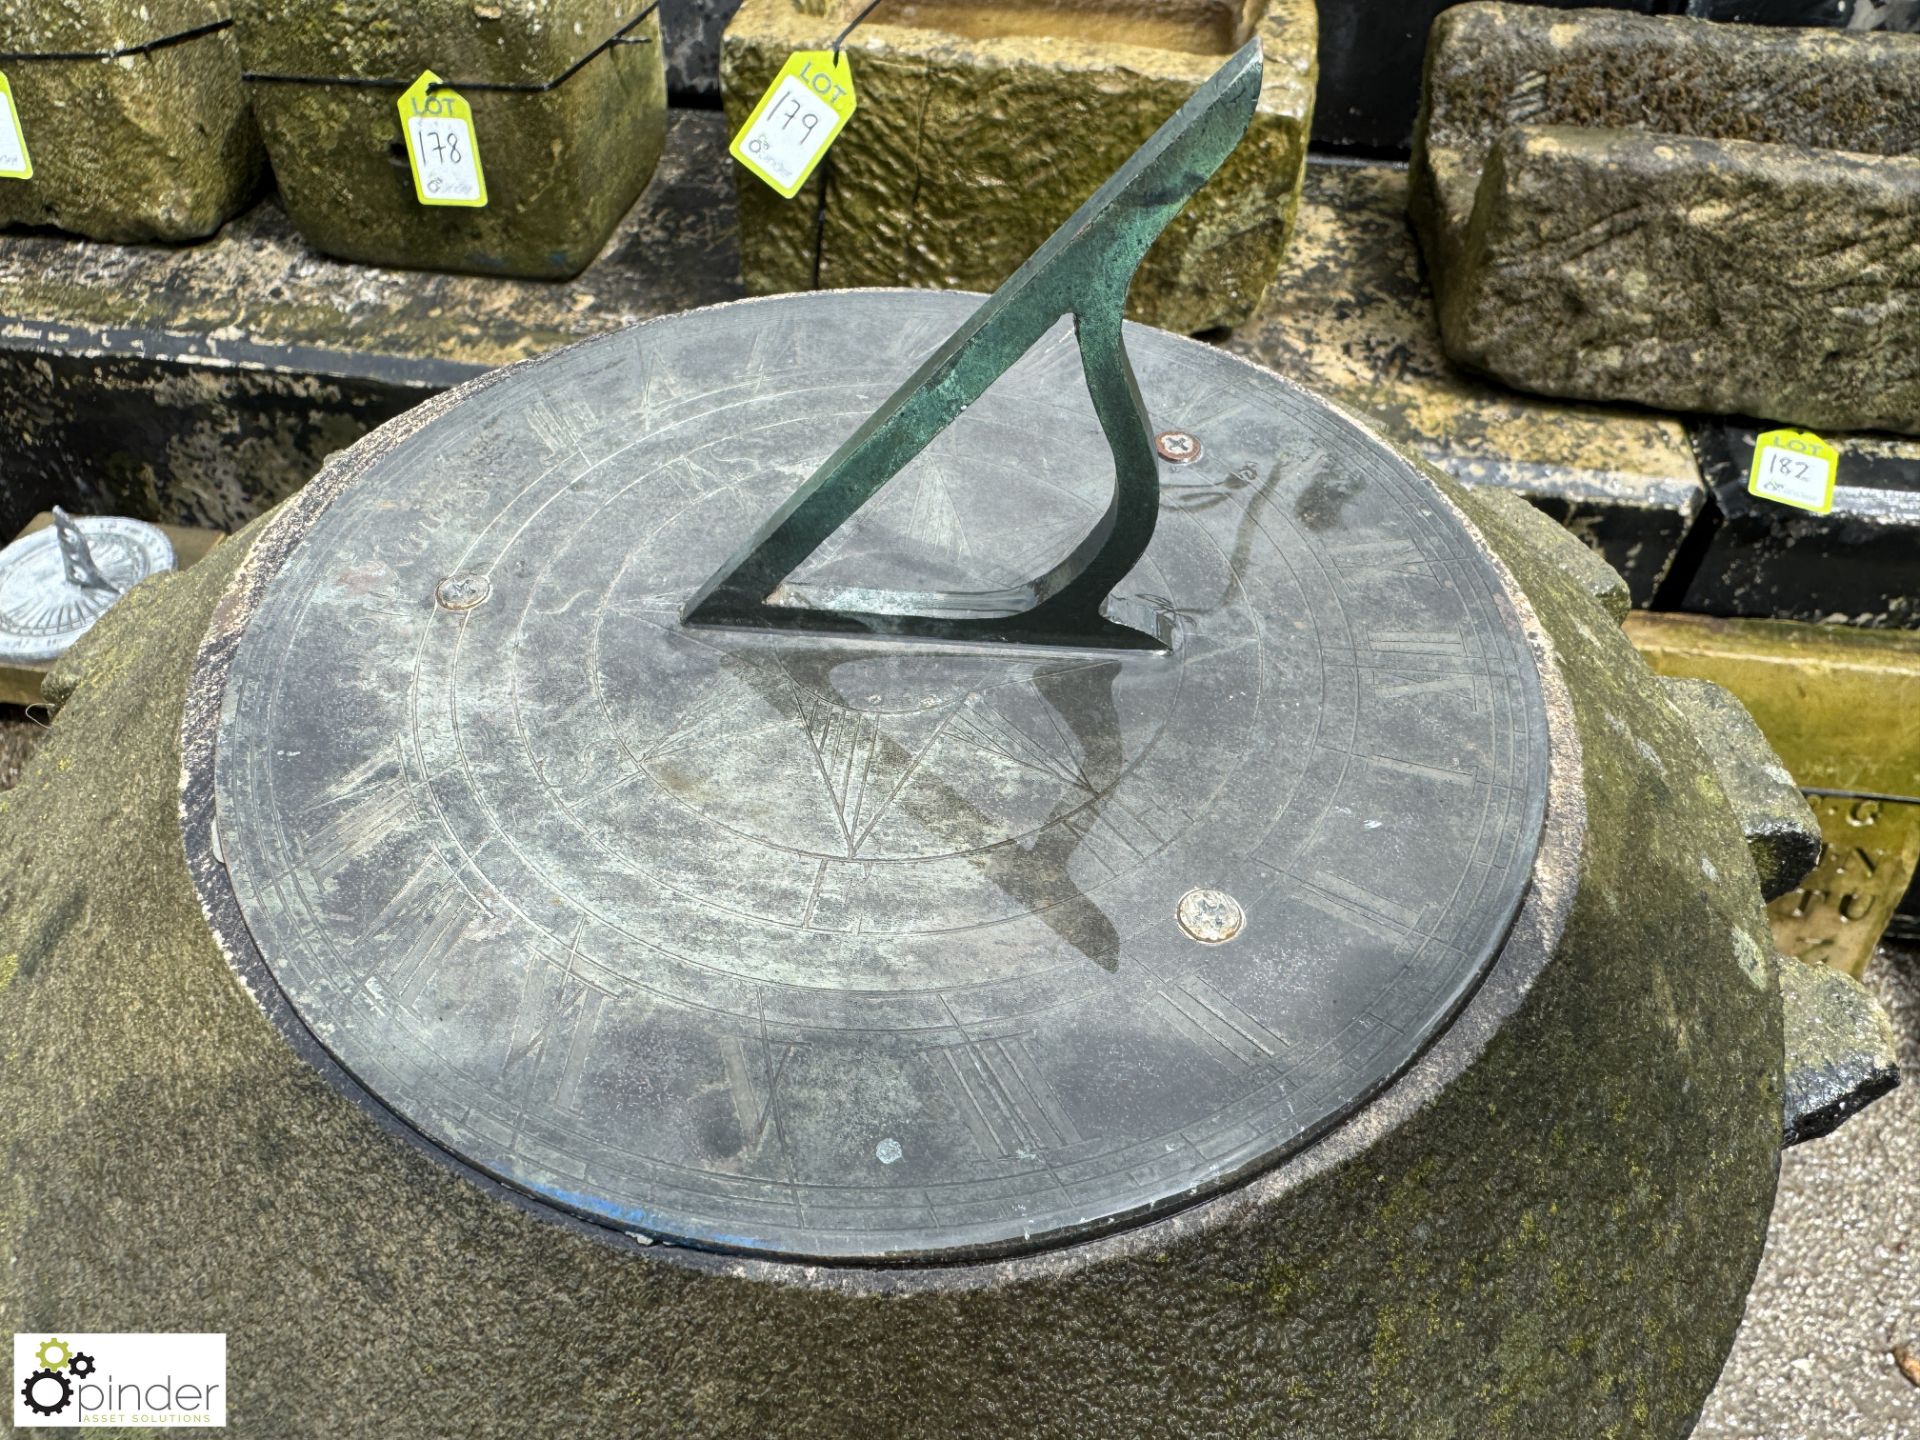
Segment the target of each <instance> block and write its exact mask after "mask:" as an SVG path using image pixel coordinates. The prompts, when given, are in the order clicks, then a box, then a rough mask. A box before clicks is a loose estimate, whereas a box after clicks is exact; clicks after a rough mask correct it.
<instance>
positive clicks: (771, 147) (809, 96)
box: [727, 50, 857, 200]
mask: <svg viewBox="0 0 1920 1440" xmlns="http://www.w3.org/2000/svg"><path fill="white" fill-rule="evenodd" d="M856 103H857V101H856V100H855V98H854V94H853V67H852V65H851V64H850V63H849V62H848V60H847V56H846V54H845V52H842V53H841V54H840V55H838V56H835V55H834V53H833V52H832V51H831V50H801V51H797V52H796V53H795V54H793V55H791V56H790V57H788V59H787V63H786V64H785V65H784V66H783V67H782V68H781V71H780V73H779V74H778V75H776V76H775V77H774V79H773V84H771V85H769V86H768V87H767V93H766V94H764V95H762V96H761V97H760V103H759V104H758V105H756V106H754V107H753V113H752V114H751V115H749V116H748V117H747V123H746V124H745V125H742V126H741V127H740V133H739V134H738V135H736V136H734V137H733V144H732V145H730V146H728V147H727V149H728V153H730V154H731V155H732V156H733V158H734V159H736V160H738V161H739V162H740V163H741V164H742V165H744V166H746V167H747V169H749V170H751V171H752V172H753V173H754V174H756V175H758V176H759V177H760V178H761V179H762V180H764V181H766V182H767V184H769V185H771V186H772V187H773V188H774V189H775V190H778V191H779V192H780V193H781V194H782V195H784V196H785V197H786V198H787V199H789V200H791V199H793V197H794V196H796V195H798V194H799V193H800V187H801V186H802V185H805V184H806V183H807V177H808V176H810V175H812V174H813V167H814V166H816V165H818V164H819V163H820V157H821V156H822V155H825V154H826V153H827V147H828V146H829V145H831V144H833V142H834V141H835V140H836V139H837V138H838V137H839V134H840V132H841V131H842V130H843V129H845V128H846V124H847V121H849V120H851V119H852V118H853V109H854V106H855V104H856Z"/></svg>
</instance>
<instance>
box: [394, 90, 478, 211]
mask: <svg viewBox="0 0 1920 1440" xmlns="http://www.w3.org/2000/svg"><path fill="white" fill-rule="evenodd" d="M439 84H440V77H439V76H438V75H436V74H434V73H433V72H432V71H431V70H422V71H421V72H420V78H419V79H418V80H416V81H414V82H413V85H412V87H411V88H409V89H408V91H407V93H406V94H404V95H402V96H401V97H400V128H401V130H402V131H403V132H404V133H405V135H406V137H407V163H408V164H410V165H411V166H412V167H413V193H414V194H415V195H416V196H417V197H418V198H419V201H420V203H421V204H422V205H465V206H468V207H469V208H472V209H478V208H480V207H481V206H483V205H485V204H486V203H487V176H486V172H485V171H484V170H482V169H481V168H480V142H479V141H478V140H476V139H475V138H474V134H473V109H472V107H471V106H469V105H468V104H467V102H466V101H465V100H463V99H461V98H460V97H459V96H458V95H456V94H455V93H454V92H453V91H451V90H448V89H445V88H444V87H443V88H440V89H434V88H433V87H435V86H437V85H439Z"/></svg>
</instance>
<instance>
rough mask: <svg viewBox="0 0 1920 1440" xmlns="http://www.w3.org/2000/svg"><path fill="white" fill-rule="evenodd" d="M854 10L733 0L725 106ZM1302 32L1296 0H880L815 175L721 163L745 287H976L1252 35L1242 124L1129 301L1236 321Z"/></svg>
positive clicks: (1304, 123) (1307, 78)
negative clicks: (789, 182)
mask: <svg viewBox="0 0 1920 1440" xmlns="http://www.w3.org/2000/svg"><path fill="white" fill-rule="evenodd" d="M861 8H862V7H861V6H859V5H855V4H851V3H846V0H747V3H745V4H744V5H742V6H741V7H740V12H739V14H738V15H736V16H735V17H734V20H733V23H732V24H731V25H730V26H729V27H728V29H727V34H726V41H725V48H724V51H723V54H722V59H721V81H722V85H723V88H724V91H725V95H726V106H727V117H728V121H729V123H730V125H731V126H732V127H733V128H735V129H738V128H739V126H740V125H741V124H742V123H744V122H745V120H746V118H747V115H748V113H749V112H750V111H751V110H752V108H753V105H754V103H755V102H756V101H757V100H758V99H759V98H760V96H761V94H762V93H763V92H764V91H765V90H766V88H767V86H768V85H769V84H770V83H771V82H772V81H773V78H774V76H775V75H776V74H777V73H778V71H779V69H780V67H781V66H782V65H783V64H785V63H786V59H787V57H788V56H789V55H791V54H792V53H793V52H795V51H796V50H820V49H829V48H831V46H832V44H833V41H834V38H835V37H836V36H837V35H839V34H840V32H841V31H842V29H843V28H844V27H845V26H846V25H847V23H848V22H849V21H851V20H852V19H853V18H854V17H855V16H856V15H857V14H858V13H859V11H860V9H861ZM1316 33H1317V26H1316V19H1315V11H1314V6H1313V3H1312V0H1021V3H1017V4H1010V5H1001V4H995V3H983V0H937V3H936V0H920V3H907V0H894V3H890V4H887V5H883V6H882V7H881V8H880V9H879V10H878V11H876V12H875V13H874V15H873V17H872V18H871V19H869V20H867V21H866V22H864V23H863V24H861V25H860V26H858V27H857V28H856V29H854V30H853V31H852V33H851V34H850V35H848V37H847V40H846V52H847V54H848V55H849V56H850V57H851V60H852V68H853V75H854V80H855V82H856V86H857V89H858V94H859V110H858V111H857V113H856V114H855V116H854V118H853V120H852V121H851V123H850V124H849V125H848V127H847V129H846V132H845V133H844V134H842V135H841V137H840V138H839V140H837V141H836V142H835V144H834V148H833V150H832V152H831V154H830V156H829V157H828V161H827V162H826V164H824V165H823V167H822V172H824V178H823V174H822V172H816V175H815V178H814V179H813V180H811V181H809V182H808V184H807V186H806V188H805V189H804V190H802V191H801V193H800V195H799V197H798V198H796V199H793V200H784V199H782V198H781V197H780V196H779V195H777V194H776V193H775V192H774V191H773V190H771V189H770V188H768V187H767V186H765V185H763V184H761V183H760V182H759V181H758V180H756V179H754V178H753V177H752V176H750V175H748V174H747V172H746V171H745V170H739V169H737V170H736V180H737V181H738V184H739V190H740V242H741V253H742V263H743V268H744V270H745V274H746V281H747V288H748V289H749V290H750V291H752V292H753V293H755V294H762V295H765V294H779V293H784V292H787V291H794V290H810V289H846V288H853V287H859V286H890V285H907V286H915V287H926V288H934V289H954V290H991V289H993V288H994V287H995V286H997V285H998V284H999V283H1000V282H1001V281H1002V280H1004V279H1006V278H1007V276H1009V275H1011V274H1012V273H1013V271H1014V270H1015V269H1016V268H1017V267H1018V266H1019V264H1020V262H1021V261H1023V260H1025V259H1026V257H1027V256H1028V255H1029V254H1031V253H1032V252H1033V250H1034V249H1035V248H1036V247H1037V246H1038V245H1039V244H1040V242H1041V241H1042V240H1044V239H1046V237H1047V236H1048V235H1049V234H1051V233H1052V232H1053V230H1054V229H1055V228H1056V227H1057V226H1058V225H1059V224H1060V223H1061V222H1062V221H1063V220H1065V219H1066V218H1067V216H1068V215H1070V214H1072V213H1073V211H1074V209H1075V208H1076V207H1077V206H1078V205H1079V204H1080V203H1081V202H1082V201H1084V200H1085V199H1086V198H1087V197H1088V196H1089V195H1091V194H1092V193H1093V192H1094V190H1095V188H1096V187H1098V185H1099V184H1100V182H1101V181H1102V180H1104V179H1105V178H1106V177H1107V176H1108V175H1110V174H1112V173H1113V171H1114V169H1115V168H1116V167H1117V166H1118V165H1119V164H1120V162H1121V161H1122V160H1124V159H1125V158H1126V157H1127V156H1128V155H1129V154H1131V153H1132V152H1133V151H1134V149H1135V148H1137V147H1138V146H1139V145H1140V143H1141V142H1142V141H1144V140H1145V139H1146V138H1147V136H1148V135H1150V134H1152V132H1153V130H1154V128H1155V127H1156V126H1157V125H1158V124H1159V123H1160V122H1161V121H1162V120H1163V119H1165V118H1166V117H1167V115H1168V114H1170V113H1171V112H1172V111H1173V110H1174V109H1175V108H1176V107H1177V106H1178V105H1179V104H1180V103H1181V102H1182V101H1183V100H1185V99H1186V98H1187V96H1189V95H1191V94H1192V93H1193V91H1194V90H1195V89H1196V88H1197V87H1198V86H1199V85H1200V83H1201V81H1203V80H1205V79H1206V78H1207V76H1209V75H1211V74H1212V73H1213V71H1214V69H1215V68H1216V67H1217V66H1218V65H1219V63H1220V60H1221V59H1222V58H1223V57H1224V56H1226V55H1228V54H1230V53H1232V51H1233V50H1235V49H1236V48H1238V46H1239V45H1241V44H1243V43H1244V42H1245V41H1246V40H1247V39H1249V38H1251V37H1252V36H1254V35H1256V34H1257V35H1258V36H1259V37H1260V39H1261V42H1262V44H1263V46H1264V48H1265V51H1266V81H1265V84H1264V86H1263V88H1262V91H1261V96H1260V105H1259V109H1258V112H1257V113H1256V114H1255V116H1254V119H1253V124H1252V127H1251V128H1250V129H1249V131H1248V133H1247V138H1246V140H1245V141H1244V142H1243V143H1242V144H1241V146H1240V149H1239V150H1238V151H1237V152H1236V153H1235V154H1234V156H1233V157H1232V158H1231V159H1230V160H1229V161H1228V162H1227V164H1226V166H1225V167H1224V168H1223V169H1222V170H1221V171H1220V173H1219V175H1218V176H1217V177H1216V178H1215V179H1214V180H1213V181H1212V183H1210V184H1209V185H1208V186H1207V188H1206V189H1205V190H1203V191H1202V192H1201V193H1200V196H1199V197H1198V199H1197V200H1196V201H1195V203H1194V204H1193V205H1191V206H1190V207H1189V208H1188V209H1187V212H1186V213H1185V214H1184V215H1182V216H1181V217H1180V218H1179V219H1178V220H1176V221H1175V222H1174V223H1173V225H1172V226H1171V227H1170V228H1169V229H1168V231H1167V233H1166V234H1165V235H1164V236H1163V237H1162V238H1161V240H1160V242H1159V243H1158V244H1157V245H1156V246H1155V247H1154V249H1153V250H1152V252H1151V253H1150V254H1149V255H1148V257H1147V262H1146V265H1145V266H1144V267H1143V268H1142V269H1141V271H1140V276H1139V279H1138V281H1137V282H1136V283H1135V285H1134V288H1133V298H1132V304H1131V305H1130V307H1129V309H1128V314H1129V315H1130V316H1131V317H1132V318H1134V319H1136V320H1140V321H1142V322H1144V323H1146V324H1150V325H1157V326H1160V327H1161V328H1163V329H1168V330H1178V331H1184V332H1189V333H1191V332H1194V331H1198V330H1205V329H1209V328H1212V327H1216V326H1222V325H1237V324H1239V323H1241V322H1242V321H1244V320H1246V319H1247V318H1248V317H1249V316H1250V315H1251V314H1252V313H1253V310H1254V307H1255V306H1256V305H1258V303H1259V301H1260V297H1261V295H1262V294H1264V293H1265V291H1266V288H1267V286H1268V285H1269V284H1270V283H1271V282H1272V280H1273V277H1274V275H1275V274H1276V272H1277V271H1278V270H1279V267H1280V260H1281V256H1282V255H1283V253H1284V252H1285V249H1286V242H1287V236H1288V234H1289V232H1290V231H1291V229H1292V226H1293V218H1294V212H1295V210H1296V209H1297V207H1298V205H1299V200H1300V181H1301V174H1302V171H1303V168H1304V165H1305V162H1306V148H1307V129H1308V126H1309V124H1310V122H1311V120H1312V114H1313V87H1314V44H1315V35H1316ZM829 167H830V168H829Z"/></svg>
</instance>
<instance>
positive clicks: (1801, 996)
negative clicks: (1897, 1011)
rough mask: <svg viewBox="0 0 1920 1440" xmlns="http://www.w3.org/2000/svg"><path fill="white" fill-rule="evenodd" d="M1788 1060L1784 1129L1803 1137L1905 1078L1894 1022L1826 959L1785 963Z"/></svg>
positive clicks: (1824, 1130)
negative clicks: (1895, 1045) (1902, 1074)
mask: <svg viewBox="0 0 1920 1440" xmlns="http://www.w3.org/2000/svg"><path fill="white" fill-rule="evenodd" d="M1780 994H1781V1000H1782V1003H1783V1005H1784V1007H1785V1011H1786V1019H1787V1029H1786V1043H1787V1068H1786V1095H1785V1105H1786V1111H1785V1122H1784V1127H1783V1128H1784V1133H1785V1138H1786V1143H1787V1144H1789V1145H1798V1144H1800V1143H1801V1142H1802V1141H1805V1140H1817V1139H1819V1138H1820V1137H1821V1136H1822V1135H1827V1134H1831V1133H1832V1132H1833V1131H1834V1130H1835V1129H1836V1128H1837V1127H1838V1126H1839V1125H1840V1123H1841V1122H1842V1121H1844V1120H1845V1119H1846V1118H1847V1117H1848V1116H1849V1115H1851V1114H1853V1113H1854V1112H1855V1111H1857V1110H1859V1109H1860V1108H1861V1107H1862V1106H1864V1105H1868V1104H1871V1103H1872V1102H1873V1101H1874V1100H1876V1099H1878V1098H1879V1097H1880V1096H1882V1095H1884V1094H1886V1093H1887V1092H1888V1091H1889V1090H1891V1089H1893V1087H1894V1086H1895V1085H1898V1084H1899V1083H1900V1063H1899V1056H1898V1054H1897V1053H1896V1051H1895V1049H1894V1039H1893V1026H1892V1024H1891V1023H1890V1022H1889V1021H1888V1019H1887V1015H1886V1012H1885V1011H1884V1010H1882V1009H1881V1008H1880V1006H1879V1004H1878V1003H1877V1002H1875V1000H1874V998H1873V997H1872V996H1871V995H1870V994H1868V993H1867V991H1866V990H1865V989H1864V988H1862V986H1861V984H1860V982H1859V981H1857V980H1855V979H1854V978H1853V977H1852V976H1850V975H1847V974H1844V973H1842V972H1841V971H1839V970H1835V969H1834V968H1832V967H1831V966H1828V965H1818V964H1807V963H1805V962H1803V961H1798V960H1794V961H1789V962H1787V963H1785V964H1783V965H1782V966H1781V967H1780Z"/></svg>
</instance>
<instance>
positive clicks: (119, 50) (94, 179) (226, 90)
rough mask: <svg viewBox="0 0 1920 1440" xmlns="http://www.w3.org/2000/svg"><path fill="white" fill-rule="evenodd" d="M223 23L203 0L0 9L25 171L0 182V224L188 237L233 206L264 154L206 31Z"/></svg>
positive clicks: (223, 51)
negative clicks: (28, 170) (28, 173)
mask: <svg viewBox="0 0 1920 1440" xmlns="http://www.w3.org/2000/svg"><path fill="white" fill-rule="evenodd" d="M225 18H226V16H225V7H224V6H221V5H218V4H216V3H214V0H148V3H140V0H0V34H4V35H5V37H6V42H5V48H6V49H7V50H8V51H9V52H11V53H14V54H17V55H20V56H22V57H24V58H19V59H13V60H8V61H6V62H4V68H5V73H6V76H7V81H8V84H9V85H10V87H11V89H12V91H13V100H14V104H15V106H16V107H17V109H18V112H19V120H20V128H21V132H22V135H23V137H24V139H25V141H26V146H27V153H28V156H29V158H30V159H31V161H32V164H33V175H32V178H30V179H26V180H18V179H0V225H50V226H53V227H55V228H57V229H61V230H66V231H70V232H72V233H74V234H77V235H84V236H87V237H89V238H91V239H95V240H119V241H151V240H171V241H178V240H199V239H203V238H204V237H206V236H208V235H211V234H212V233H213V232H214V231H216V230H218V229H219V228H220V226H221V225H222V224H223V223H225V221H226V220H227V219H228V218H229V217H230V216H232V215H234V214H235V213H236V212H238V211H239V210H241V209H242V208H244V207H245V206H246V205H247V204H248V203H249V202H250V201H251V200H252V199H253V198H254V196H255V195H256V194H257V193H258V191H259V188H260V181H261V177H262V175H263V174H264V172H265V168H266V155H265V152H264V151H263V150H262V149H261V145H260V136H259V132H258V131H257V130H256V129H255V127H254V123H253V117H252V116H251V114H249V113H248V109H247V100H246V94H245V92H244V89H243V87H242V86H241V83H240V62H239V58H238V55H237V52H236V50H235V47H234V42H233V36H232V34H231V32H230V31H228V30H225V29H218V30H213V29H209V27H211V26H214V25H216V24H217V23H218V22H219V21H221V20H223V19H225ZM203 30H205V31H207V33H203V34H199V35H197V36H196V37H195V38H189V39H180V40H179V41H178V42H177V43H169V44H161V45H155V42H160V41H170V40H173V39H174V37H179V36H188V35H190V34H192V33H193V32H196V31H203ZM144 47H153V48H144ZM42 56H48V57H51V56H68V57H75V58H33V57H42Z"/></svg>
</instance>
